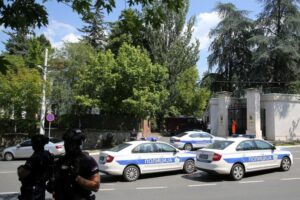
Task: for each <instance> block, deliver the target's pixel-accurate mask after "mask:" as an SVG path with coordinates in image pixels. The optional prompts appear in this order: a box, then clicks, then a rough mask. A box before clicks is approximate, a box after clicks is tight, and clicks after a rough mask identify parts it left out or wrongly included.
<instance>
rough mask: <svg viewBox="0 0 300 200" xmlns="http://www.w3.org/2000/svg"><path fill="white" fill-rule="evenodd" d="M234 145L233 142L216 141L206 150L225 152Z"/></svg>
mask: <svg viewBox="0 0 300 200" xmlns="http://www.w3.org/2000/svg"><path fill="white" fill-rule="evenodd" d="M232 143H233V141H215V142H214V143H212V144H210V145H208V146H207V147H206V148H207V149H219V150H224V149H225V148H227V147H228V146H229V145H231V144H232Z"/></svg>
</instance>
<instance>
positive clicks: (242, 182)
mask: <svg viewBox="0 0 300 200" xmlns="http://www.w3.org/2000/svg"><path fill="white" fill-rule="evenodd" d="M262 182H264V180H259V181H241V182H238V183H240V184H246V183H262Z"/></svg>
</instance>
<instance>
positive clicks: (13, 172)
mask: <svg viewBox="0 0 300 200" xmlns="http://www.w3.org/2000/svg"><path fill="white" fill-rule="evenodd" d="M15 173H17V172H16V171H4V172H0V174H15Z"/></svg>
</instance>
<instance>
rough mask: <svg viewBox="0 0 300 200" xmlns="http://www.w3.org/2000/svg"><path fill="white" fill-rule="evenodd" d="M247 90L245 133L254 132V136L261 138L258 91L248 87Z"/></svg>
mask: <svg viewBox="0 0 300 200" xmlns="http://www.w3.org/2000/svg"><path fill="white" fill-rule="evenodd" d="M246 92H247V131H246V133H247V134H254V135H256V138H262V131H261V126H260V124H261V119H260V92H259V90H258V89H255V88H250V89H247V90H246Z"/></svg>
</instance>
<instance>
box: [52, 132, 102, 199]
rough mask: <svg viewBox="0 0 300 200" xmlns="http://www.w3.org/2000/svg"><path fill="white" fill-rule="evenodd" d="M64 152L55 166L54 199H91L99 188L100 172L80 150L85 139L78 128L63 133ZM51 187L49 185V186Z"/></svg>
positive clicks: (91, 160)
mask: <svg viewBox="0 0 300 200" xmlns="http://www.w3.org/2000/svg"><path fill="white" fill-rule="evenodd" d="M63 140H64V142H65V150H66V154H65V155H64V156H63V157H61V158H60V159H59V160H58V161H57V163H56V165H55V166H56V167H55V170H54V171H55V174H54V181H53V183H54V184H53V191H50V192H52V194H53V197H54V198H55V200H66V199H68V200H92V199H95V195H92V191H94V192H97V191H98V190H99V188H100V174H99V168H98V164H97V162H96V161H95V160H94V159H93V158H92V157H91V156H89V155H87V154H85V153H83V152H82V149H81V146H82V143H83V141H84V140H85V136H84V134H83V133H82V132H81V130H79V129H70V130H68V131H67V132H66V133H65V134H64V135H63ZM50 188H51V187H50Z"/></svg>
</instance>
